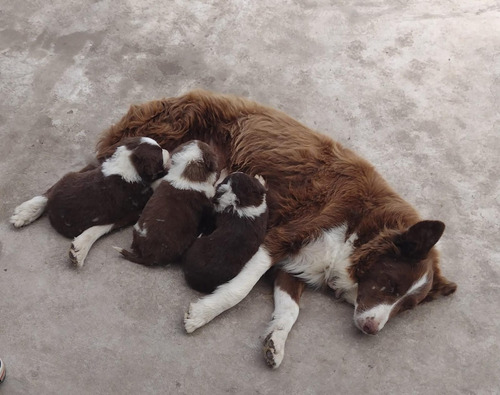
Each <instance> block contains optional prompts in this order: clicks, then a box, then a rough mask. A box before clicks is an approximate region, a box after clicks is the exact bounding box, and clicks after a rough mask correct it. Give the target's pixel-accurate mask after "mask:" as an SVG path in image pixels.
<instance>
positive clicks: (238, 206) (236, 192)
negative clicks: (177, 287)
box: [182, 173, 269, 293]
mask: <svg viewBox="0 0 500 395" xmlns="http://www.w3.org/2000/svg"><path fill="white" fill-rule="evenodd" d="M213 200H214V206H215V211H216V219H215V230H214V231H213V232H212V233H211V234H209V235H206V236H202V237H200V238H198V239H196V241H195V242H194V243H193V245H192V246H191V247H190V248H189V250H188V251H187V252H186V254H185V255H184V257H183V264H182V268H183V271H184V275H185V278H186V281H187V283H188V284H189V285H190V286H191V287H192V288H194V289H195V290H197V291H201V292H206V293H210V292H212V291H213V290H214V289H215V288H216V287H218V286H219V285H221V284H224V283H226V282H228V281H229V280H231V279H232V278H233V277H235V276H236V275H237V274H238V273H239V272H240V271H241V269H242V268H243V266H244V265H245V263H247V262H248V261H249V260H250V258H251V257H252V256H253V255H254V254H255V253H256V252H257V250H258V249H259V246H260V245H261V244H262V242H263V241H264V237H265V235H266V228H267V219H268V213H269V211H268V207H267V203H266V188H265V186H264V180H263V179H262V178H261V177H258V176H257V177H255V178H254V177H250V176H248V175H247V174H244V173H232V174H230V175H229V176H228V177H226V178H225V179H224V181H223V182H222V183H221V184H219V185H218V186H217V191H216V194H215V197H214V199H213Z"/></svg>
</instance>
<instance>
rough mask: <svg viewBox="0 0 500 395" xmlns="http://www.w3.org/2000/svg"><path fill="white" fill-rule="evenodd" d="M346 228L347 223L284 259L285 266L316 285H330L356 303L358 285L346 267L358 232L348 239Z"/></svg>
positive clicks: (349, 262) (347, 299)
mask: <svg viewBox="0 0 500 395" xmlns="http://www.w3.org/2000/svg"><path fill="white" fill-rule="evenodd" d="M346 231H347V225H346V224H344V225H341V226H338V227H335V228H332V229H329V230H327V231H324V232H323V233H322V235H321V236H320V237H318V238H317V239H316V240H314V241H312V242H310V243H309V244H308V245H306V246H304V247H303V248H302V249H301V250H300V251H299V253H298V254H296V255H294V256H292V257H289V258H287V259H286V260H284V261H283V263H282V264H283V269H284V270H285V271H287V272H289V273H291V274H293V275H294V276H296V277H299V278H301V279H302V280H304V281H305V282H306V283H308V284H309V285H312V286H314V287H321V286H323V285H328V286H329V287H330V288H332V289H334V290H335V291H336V294H337V295H338V296H340V295H342V296H343V297H344V299H345V300H346V301H348V302H350V303H353V304H354V300H353V299H355V298H356V294H357V284H356V282H354V281H353V280H352V279H351V277H350V276H349V274H348V272H347V269H348V268H349V266H350V265H351V260H350V256H351V254H352V251H353V249H354V241H355V240H356V239H357V235H356V234H353V235H351V236H350V237H349V238H348V239H347V240H346V239H345V237H346Z"/></svg>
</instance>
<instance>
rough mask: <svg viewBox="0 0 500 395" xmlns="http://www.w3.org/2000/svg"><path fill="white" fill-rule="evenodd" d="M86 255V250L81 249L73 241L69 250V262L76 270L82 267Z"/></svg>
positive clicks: (76, 241)
mask: <svg viewBox="0 0 500 395" xmlns="http://www.w3.org/2000/svg"><path fill="white" fill-rule="evenodd" d="M87 254H88V250H87V249H86V248H82V246H80V243H78V240H77V239H75V240H74V241H73V243H71V248H70V250H69V260H70V261H71V263H72V264H73V265H75V266H76V267H78V268H80V267H82V266H83V263H84V262H85V258H86V257H87Z"/></svg>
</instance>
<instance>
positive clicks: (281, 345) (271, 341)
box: [262, 330, 286, 369]
mask: <svg viewBox="0 0 500 395" xmlns="http://www.w3.org/2000/svg"><path fill="white" fill-rule="evenodd" d="M280 332H281V331H280V330H274V331H272V332H271V333H270V334H268V335H267V336H266V338H265V339H264V346H263V348H262V351H263V352H264V358H265V360H266V363H267V365H268V366H270V367H271V368H273V369H276V368H278V367H279V366H280V365H281V362H282V361H283V357H284V356H285V341H286V337H285V339H283V338H282V336H280Z"/></svg>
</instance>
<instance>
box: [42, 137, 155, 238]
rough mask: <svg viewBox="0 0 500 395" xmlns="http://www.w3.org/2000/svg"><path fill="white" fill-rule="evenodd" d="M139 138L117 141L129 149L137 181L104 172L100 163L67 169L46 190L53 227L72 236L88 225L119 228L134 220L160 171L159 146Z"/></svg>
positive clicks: (148, 196) (47, 208)
mask: <svg viewBox="0 0 500 395" xmlns="http://www.w3.org/2000/svg"><path fill="white" fill-rule="evenodd" d="M140 140H141V139H140V138H130V139H125V140H124V141H123V142H122V143H121V144H120V146H126V147H127V148H128V149H129V150H131V151H132V154H131V161H132V163H133V165H134V167H135V169H136V171H137V173H138V174H139V176H140V178H141V180H140V181H138V182H127V181H125V179H123V177H122V176H121V175H119V174H113V175H108V176H105V175H104V174H103V172H102V165H100V166H98V167H95V168H91V169H89V170H87V171H84V172H79V173H68V174H66V175H65V176H64V177H63V178H62V179H61V180H59V181H58V182H57V183H56V184H55V185H54V186H52V188H50V189H49V190H48V191H47V192H46V194H45V196H46V197H47V198H48V201H47V207H46V212H47V214H48V217H49V219H50V223H51V225H52V226H53V227H54V229H56V230H57V231H58V232H59V233H61V234H62V235H64V236H66V237H76V236H78V235H79V234H81V233H82V232H83V231H85V230H86V229H88V228H90V227H92V226H96V225H106V224H115V226H114V227H115V228H119V227H122V226H126V225H131V224H133V223H134V222H135V221H137V218H139V215H140V213H141V210H142V209H143V207H144V206H145V205H146V202H147V201H148V199H149V198H150V197H151V195H152V194H153V191H152V189H151V186H150V185H151V182H152V181H154V180H155V179H156V178H158V177H160V176H162V175H163V174H164V164H163V157H162V150H161V148H160V147H159V146H155V145H152V144H147V143H142V144H141V141H140ZM116 148H118V146H117V147H116ZM107 160H110V159H107Z"/></svg>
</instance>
